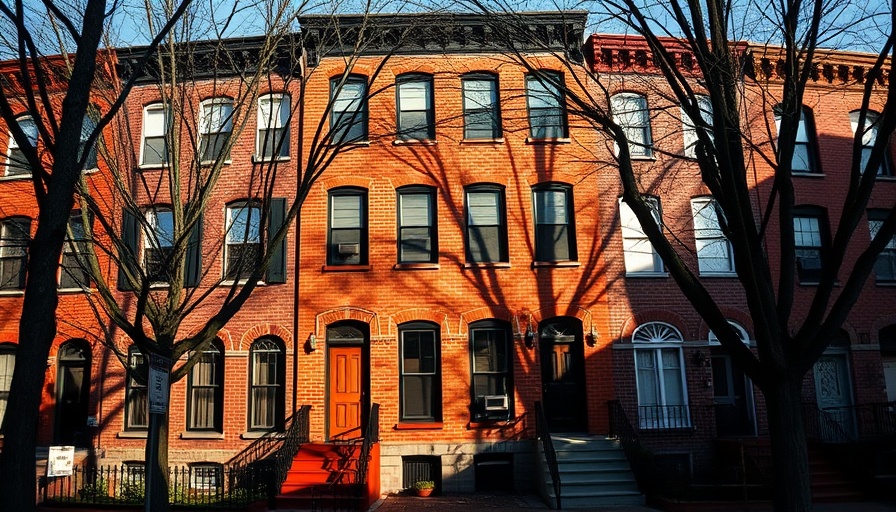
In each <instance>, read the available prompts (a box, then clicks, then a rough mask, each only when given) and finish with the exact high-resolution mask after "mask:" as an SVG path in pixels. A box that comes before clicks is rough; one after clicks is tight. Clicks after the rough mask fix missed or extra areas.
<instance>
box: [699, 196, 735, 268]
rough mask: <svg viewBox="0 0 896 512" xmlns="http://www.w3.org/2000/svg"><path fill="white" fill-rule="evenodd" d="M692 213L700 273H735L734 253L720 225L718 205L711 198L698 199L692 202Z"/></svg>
mask: <svg viewBox="0 0 896 512" xmlns="http://www.w3.org/2000/svg"><path fill="white" fill-rule="evenodd" d="M691 212H692V213H693V215H694V241H695V242H696V245H697V264H698V266H699V268H700V273H701V274H732V273H734V252H733V251H732V250H731V242H729V241H728V238H727V237H726V236H725V233H724V232H722V226H721V225H720V224H719V214H720V213H721V210H720V209H719V205H718V203H716V201H715V200H714V199H712V198H711V197H698V198H695V199H692V200H691ZM723 218H724V217H723Z"/></svg>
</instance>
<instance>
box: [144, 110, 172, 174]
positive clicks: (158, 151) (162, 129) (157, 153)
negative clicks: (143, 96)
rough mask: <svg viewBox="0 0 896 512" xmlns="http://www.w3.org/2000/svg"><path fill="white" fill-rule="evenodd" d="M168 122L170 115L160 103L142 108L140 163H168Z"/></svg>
mask: <svg viewBox="0 0 896 512" xmlns="http://www.w3.org/2000/svg"><path fill="white" fill-rule="evenodd" d="M170 122H171V115H170V113H169V112H168V109H166V108H165V105H163V104H162V103H154V104H152V105H148V106H147V107H146V108H144V109H143V141H142V147H141V149H140V154H141V155H142V156H141V157H140V164H141V165H146V166H157V165H163V164H167V163H168V128H169V126H168V125H169V123H170Z"/></svg>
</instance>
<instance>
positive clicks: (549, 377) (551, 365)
mask: <svg viewBox="0 0 896 512" xmlns="http://www.w3.org/2000/svg"><path fill="white" fill-rule="evenodd" d="M548 327H549V328H548V329H542V335H541V337H540V340H539V346H540V347H541V348H540V356H541V382H542V401H543V404H544V411H545V415H546V416H547V420H548V427H550V429H551V431H552V432H577V431H585V430H587V426H588V425H587V404H586V401H585V357H584V347H583V346H582V336H581V329H579V330H578V333H577V334H576V332H575V330H574V329H573V330H572V334H570V333H569V332H570V328H569V327H568V326H567V327H566V328H562V327H557V328H551V326H550V325H549V326H548Z"/></svg>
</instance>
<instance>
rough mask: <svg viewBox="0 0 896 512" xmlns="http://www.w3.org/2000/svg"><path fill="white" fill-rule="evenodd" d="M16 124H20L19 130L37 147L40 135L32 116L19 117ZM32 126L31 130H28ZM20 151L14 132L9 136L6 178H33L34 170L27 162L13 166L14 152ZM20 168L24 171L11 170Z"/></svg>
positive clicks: (32, 145)
mask: <svg viewBox="0 0 896 512" xmlns="http://www.w3.org/2000/svg"><path fill="white" fill-rule="evenodd" d="M16 122H17V123H18V124H19V128H21V129H22V131H23V132H25V135H26V136H28V141H29V142H31V147H35V146H37V139H38V138H39V133H38V131H37V123H35V122H34V118H33V117H31V116H30V115H24V116H19V117H17V118H16ZM29 126H30V128H31V129H30V130H29V129H26V128H27V127H29ZM18 149H20V147H19V143H18V142H16V139H15V137H13V136H12V132H10V134H9V145H8V146H7V150H6V173H5V174H6V176H8V177H14V178H27V177H29V176H31V172H32V169H31V167H30V165H29V164H28V163H27V162H24V161H23V162H21V163H18V164H16V165H12V164H11V161H12V154H13V151H16V150H18ZM13 168H19V169H22V171H21V172H11V169H13ZM26 168H27V169H26Z"/></svg>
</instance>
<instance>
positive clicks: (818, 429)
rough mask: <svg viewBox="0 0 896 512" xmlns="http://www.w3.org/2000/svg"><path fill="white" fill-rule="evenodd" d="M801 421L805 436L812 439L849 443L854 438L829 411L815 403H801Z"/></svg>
mask: <svg viewBox="0 0 896 512" xmlns="http://www.w3.org/2000/svg"><path fill="white" fill-rule="evenodd" d="M803 423H804V428H805V429H806V437H808V438H809V439H810V440H812V441H819V442H822V443H849V442H852V441H854V440H855V439H854V436H853V435H851V434H850V433H849V432H847V431H846V429H844V428H843V425H842V424H841V423H840V422H839V421H837V419H836V418H835V417H834V416H833V415H831V413H830V412H828V411H827V410H823V409H819V408H818V405H817V404H814V403H811V402H804V403H803Z"/></svg>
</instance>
